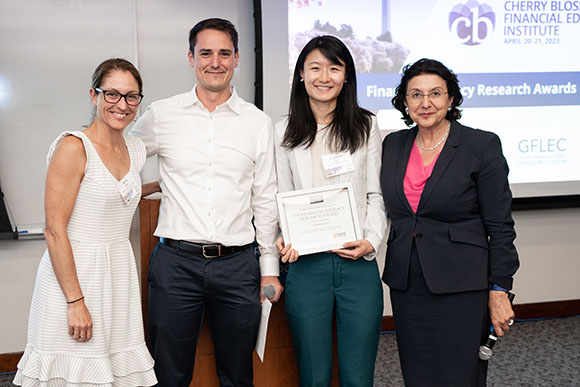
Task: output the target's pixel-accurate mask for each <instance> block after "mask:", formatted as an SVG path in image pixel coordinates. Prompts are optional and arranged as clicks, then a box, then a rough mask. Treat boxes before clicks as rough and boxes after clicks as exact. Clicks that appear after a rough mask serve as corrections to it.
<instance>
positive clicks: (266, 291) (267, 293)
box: [262, 285, 276, 299]
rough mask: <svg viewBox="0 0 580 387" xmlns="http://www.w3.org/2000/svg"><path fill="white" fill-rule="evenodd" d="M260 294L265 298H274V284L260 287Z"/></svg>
mask: <svg viewBox="0 0 580 387" xmlns="http://www.w3.org/2000/svg"><path fill="white" fill-rule="evenodd" d="M262 294H263V295H264V297H266V298H267V299H270V298H274V297H275V296H276V288H275V287H274V285H266V286H264V288H262Z"/></svg>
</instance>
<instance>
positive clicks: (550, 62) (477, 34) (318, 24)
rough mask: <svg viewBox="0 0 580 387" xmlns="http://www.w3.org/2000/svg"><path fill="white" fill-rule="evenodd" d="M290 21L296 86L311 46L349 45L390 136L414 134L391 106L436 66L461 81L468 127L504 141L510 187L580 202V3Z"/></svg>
mask: <svg viewBox="0 0 580 387" xmlns="http://www.w3.org/2000/svg"><path fill="white" fill-rule="evenodd" d="M287 11H288V35H287V36H288V52H289V54H288V70H289V73H288V74H289V75H288V79H289V80H290V77H291V74H292V72H293V70H294V65H295V63H296V58H297V56H298V54H299V52H300V50H301V49H302V47H304V45H305V44H306V42H308V41H309V40H310V39H311V38H313V37H315V36H319V35H323V34H331V35H335V36H337V37H339V38H341V39H342V40H343V41H344V42H345V44H346V45H347V46H348V47H349V49H350V51H351V53H352V54H353V56H354V58H355V62H356V67H357V73H358V75H357V83H358V96H359V100H360V103H361V105H362V106H364V107H365V108H367V109H369V110H371V111H373V112H374V113H375V114H377V117H378V120H379V126H380V128H381V130H382V131H383V132H384V134H386V133H388V132H389V131H392V130H398V129H402V128H405V127H406V126H405V124H404V123H403V121H402V120H401V117H400V113H399V112H398V111H396V110H394V109H393V107H392V105H391V98H392V97H393V95H394V91H395V87H396V86H397V84H398V82H399V80H400V72H401V68H402V67H403V66H404V65H405V64H408V63H413V62H414V61H416V60H417V59H420V58H424V57H427V58H433V59H437V60H439V61H441V62H443V63H444V64H445V65H446V66H448V67H449V68H450V69H451V70H453V71H454V72H455V73H456V74H457V75H458V78H459V81H460V86H461V91H462V94H463V97H464V102H463V105H462V106H463V117H462V118H461V120H460V122H461V123H463V124H464V125H467V126H471V127H475V128H480V129H484V130H488V131H492V132H495V133H497V134H498V135H499V136H500V138H501V140H502V144H503V148H504V154H505V156H506V158H507V160H508V163H509V166H510V175H509V179H510V183H511V184H512V187H513V186H514V185H518V184H520V185H521V187H526V184H530V183H531V184H535V183H552V182H553V183H556V184H555V185H554V186H552V188H553V189H552V190H550V189H548V190H547V191H543V192H542V191H534V190H532V191H530V192H529V193H528V192H524V191H522V193H520V194H517V193H516V194H517V195H516V196H534V195H538V192H540V195H549V194H557V195H562V194H579V193H580V184H578V183H579V182H580V119H579V117H580V88H579V86H580V49H579V48H578V47H580V1H497V0H488V1H485V2H478V1H475V0H469V1H457V0H455V1H433V0H424V1H422V0H414V1H408V0H390V1H389V0H356V1H351V0H315V1H312V0H289V1H288V9H287ZM566 182H568V183H571V184H559V183H566ZM545 187H548V185H547V186H544V188H545ZM554 187H555V188H554Z"/></svg>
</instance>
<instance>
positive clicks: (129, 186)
mask: <svg viewBox="0 0 580 387" xmlns="http://www.w3.org/2000/svg"><path fill="white" fill-rule="evenodd" d="M117 187H118V188H119V192H120V193H121V197H122V198H123V201H124V202H125V204H129V203H131V201H132V200H133V199H134V198H135V196H137V194H138V193H139V185H138V184H137V181H135V179H134V178H133V176H132V175H131V174H128V175H127V176H125V177H124V178H123V179H121V181H120V182H119V183H118V184H117Z"/></svg>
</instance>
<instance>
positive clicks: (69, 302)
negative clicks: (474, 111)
mask: <svg viewBox="0 0 580 387" xmlns="http://www.w3.org/2000/svg"><path fill="white" fill-rule="evenodd" d="M84 299H85V296H82V297H81V298H77V299H76V300H74V301H67V302H66V303H67V304H69V305H70V304H74V303H75V302H79V301H80V300H84Z"/></svg>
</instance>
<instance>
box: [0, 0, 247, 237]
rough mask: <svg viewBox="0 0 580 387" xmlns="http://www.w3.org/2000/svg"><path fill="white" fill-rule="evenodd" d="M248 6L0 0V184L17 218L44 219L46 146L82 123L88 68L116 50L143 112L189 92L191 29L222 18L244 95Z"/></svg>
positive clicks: (223, 0) (86, 116)
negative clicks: (132, 68)
mask: <svg viewBox="0 0 580 387" xmlns="http://www.w3.org/2000/svg"><path fill="white" fill-rule="evenodd" d="M252 9H253V1H251V0H243V1H230V0H217V1H212V2H206V1H203V2H201V1H184V0H181V1H180V0H170V1H155V0H138V1H137V0H26V1H12V0H0V183H1V187H2V191H3V192H4V193H5V195H6V202H7V204H8V206H9V208H10V211H11V213H12V215H13V218H14V222H15V223H16V225H19V226H21V225H41V224H43V223H44V213H43V195H44V183H45V173H46V154H47V151H48V148H49V146H50V144H51V143H52V141H53V140H54V139H55V138H56V137H57V136H58V134H59V133H60V132H62V131H64V130H77V129H80V128H81V127H82V126H83V125H88V124H89V123H90V120H91V109H92V104H91V103H90V99H89V89H90V84H91V75H92V72H93V71H94V69H95V68H96V66H97V65H98V64H99V63H101V62H102V61H103V60H105V59H107V58H112V57H122V58H125V59H127V60H129V61H131V62H133V63H134V64H135V65H136V66H137V67H138V68H139V69H140V71H141V76H142V77H143V82H144V94H145V99H144V101H143V103H142V105H141V108H140V109H141V111H143V110H144V109H145V108H146V107H147V106H148V105H149V104H150V103H151V102H153V101H155V100H157V99H161V98H166V97H169V96H171V95H173V94H176V93H181V92H184V91H188V90H191V88H192V87H193V85H194V83H195V74H194V72H193V70H192V69H191V68H190V67H189V65H188V62H187V50H188V49H189V47H188V34H189V30H190V29H191V27H193V25H194V24H195V23H197V22H198V21H200V20H202V19H205V18H209V17H222V18H226V19H229V20H230V21H232V23H234V25H236V27H237V29H238V33H239V35H240V43H239V47H240V66H239V68H238V69H237V73H236V75H235V77H234V81H233V82H234V84H235V85H236V89H237V92H238V94H239V95H240V96H242V98H244V99H246V100H248V101H250V102H252V101H253V95H254V78H255V77H254V67H255V58H254V46H255V45H254V21H253V16H252V12H251V11H249V10H252ZM224 10H226V11H224ZM151 168H155V165H152V166H151V163H150V166H149V169H151Z"/></svg>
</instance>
